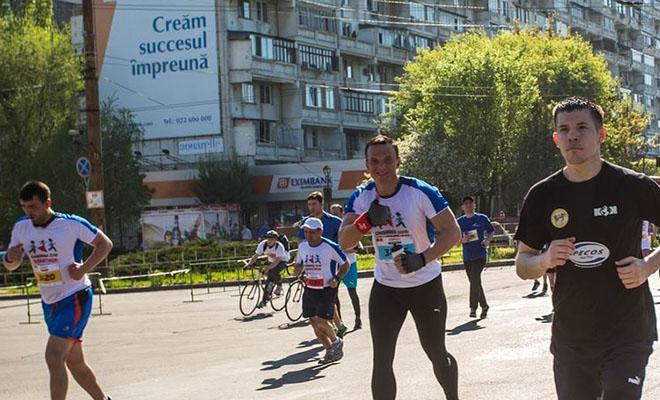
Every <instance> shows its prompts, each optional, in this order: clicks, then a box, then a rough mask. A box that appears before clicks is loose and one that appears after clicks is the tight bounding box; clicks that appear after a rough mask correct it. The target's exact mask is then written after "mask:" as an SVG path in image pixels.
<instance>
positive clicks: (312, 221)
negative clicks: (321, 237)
mask: <svg viewBox="0 0 660 400" xmlns="http://www.w3.org/2000/svg"><path fill="white" fill-rule="evenodd" d="M305 227H306V228H309V229H313V230H316V229H321V230H323V222H321V220H320V219H318V218H314V217H312V218H307V219H306V220H305V223H304V224H303V228H305Z"/></svg>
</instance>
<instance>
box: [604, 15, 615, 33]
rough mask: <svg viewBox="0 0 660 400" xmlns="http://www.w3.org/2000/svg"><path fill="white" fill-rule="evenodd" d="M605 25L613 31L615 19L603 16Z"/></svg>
mask: <svg viewBox="0 0 660 400" xmlns="http://www.w3.org/2000/svg"><path fill="white" fill-rule="evenodd" d="M603 26H604V27H605V29H608V30H610V31H613V30H614V20H613V19H612V18H610V17H606V16H603Z"/></svg>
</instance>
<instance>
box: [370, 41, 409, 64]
mask: <svg viewBox="0 0 660 400" xmlns="http://www.w3.org/2000/svg"><path fill="white" fill-rule="evenodd" d="M376 57H378V58H379V59H382V60H384V61H387V62H389V63H392V64H405V63H406V61H408V60H409V58H410V57H409V56H408V50H406V49H404V48H400V47H389V46H383V45H380V44H377V45H376Z"/></svg>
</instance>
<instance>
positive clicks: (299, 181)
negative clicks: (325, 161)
mask: <svg viewBox="0 0 660 400" xmlns="http://www.w3.org/2000/svg"><path fill="white" fill-rule="evenodd" d="M340 178H341V171H339V172H333V173H332V174H331V175H330V182H329V183H328V182H327V180H326V178H325V176H324V175H323V174H312V173H310V174H290V175H273V181H272V183H271V187H270V193H293V192H301V191H305V192H312V191H315V190H319V191H320V190H323V188H324V187H326V185H329V186H330V187H331V188H333V189H337V188H338V183H339V179H340Z"/></svg>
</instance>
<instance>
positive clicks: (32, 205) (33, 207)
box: [20, 196, 50, 224]
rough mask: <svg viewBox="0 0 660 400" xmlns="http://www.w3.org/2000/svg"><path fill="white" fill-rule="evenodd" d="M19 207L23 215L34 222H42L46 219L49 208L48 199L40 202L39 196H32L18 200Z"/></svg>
mask: <svg viewBox="0 0 660 400" xmlns="http://www.w3.org/2000/svg"><path fill="white" fill-rule="evenodd" d="M20 204H21V208H22V209H23V212H24V213H25V215H27V217H28V218H30V220H31V221H32V222H33V223H35V224H42V223H44V222H46V220H47V219H48V209H49V208H50V199H47V200H46V202H44V203H42V202H41V200H39V197H37V196H33V197H32V199H31V200H27V201H23V200H20Z"/></svg>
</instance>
